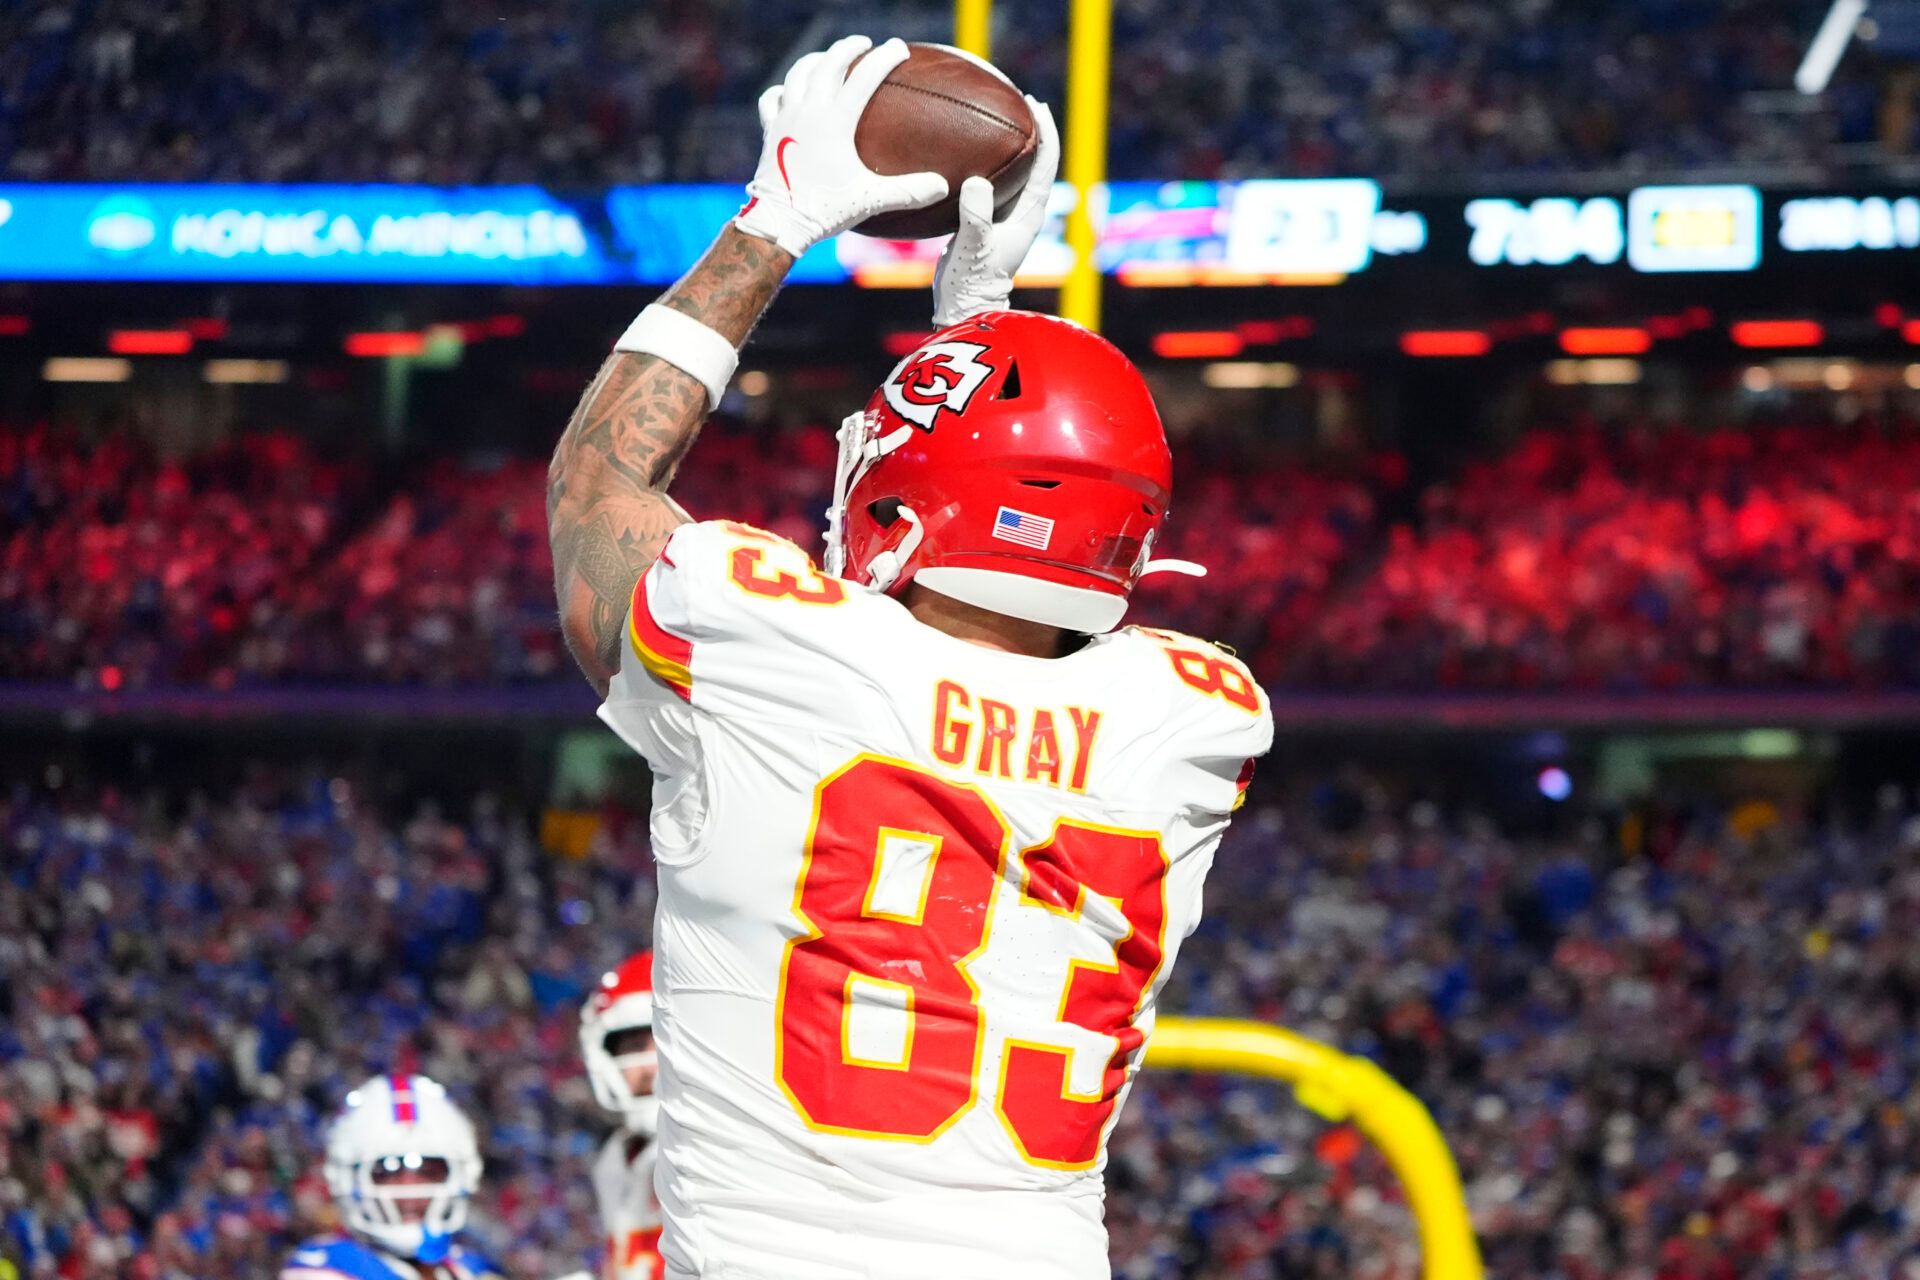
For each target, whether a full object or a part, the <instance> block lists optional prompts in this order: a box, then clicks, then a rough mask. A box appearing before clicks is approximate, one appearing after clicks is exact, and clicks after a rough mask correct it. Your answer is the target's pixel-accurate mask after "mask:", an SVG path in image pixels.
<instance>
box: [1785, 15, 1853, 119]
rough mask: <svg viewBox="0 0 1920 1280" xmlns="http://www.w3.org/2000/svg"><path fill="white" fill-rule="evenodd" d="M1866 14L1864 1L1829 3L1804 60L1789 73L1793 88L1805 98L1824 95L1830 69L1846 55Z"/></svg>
mask: <svg viewBox="0 0 1920 1280" xmlns="http://www.w3.org/2000/svg"><path fill="white" fill-rule="evenodd" d="M1866 12H1867V0H1833V8H1831V9H1829V10H1827V16H1826V18H1825V19H1824V20H1823V21H1822V22H1821V23H1820V30H1819V31H1818V32H1816V33H1815V34H1814V37H1813V43H1812V44H1810V45H1808V46H1807V56H1806V57H1805V58H1803V59H1801V61H1800V69H1799V70H1798V71H1796V72H1794V73H1793V87H1794V88H1796V89H1798V90H1799V91H1800V92H1801V93H1804V94H1806V95H1808V96H1809V97H1812V96H1813V95H1815V94H1819V93H1824V92H1826V88H1827V83H1828V82H1829V81H1831V80H1832V79H1833V71H1834V68H1835V67H1838V66H1839V65H1840V57H1841V55H1842V54H1844V53H1846V51H1847V45H1848V44H1850V43H1851V42H1852V40H1853V33H1854V31H1855V29H1856V28H1858V27H1859V25H1860V19H1861V18H1863V17H1865V16H1866Z"/></svg>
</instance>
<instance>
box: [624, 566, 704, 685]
mask: <svg viewBox="0 0 1920 1280" xmlns="http://www.w3.org/2000/svg"><path fill="white" fill-rule="evenodd" d="M627 638H628V639H629V640H630V641H631V642H632V644H633V652H634V656H636V657H638V658H639V659H640V665H641V666H643V667H645V668H646V669H647V674H648V675H651V676H652V677H653V678H654V679H655V680H658V681H659V682H660V683H661V684H663V685H665V686H667V688H669V689H671V690H673V691H674V692H675V693H677V694H679V695H680V697H681V698H682V699H683V700H685V701H687V702H692V701H693V672H692V671H691V670H689V664H691V663H692V662H693V642H692V641H691V640H682V639H681V638H680V637H679V636H676V635H674V634H673V633H672V632H671V631H668V630H667V629H666V628H665V627H663V626H661V625H660V624H659V623H658V622H656V621H654V617H653V610H652V609H650V608H649V607H648V606H647V579H646V575H644V574H642V575H641V578H640V581H639V582H638V583H636V584H635V585H634V588H633V607H632V608H631V609H630V610H628V611H627Z"/></svg>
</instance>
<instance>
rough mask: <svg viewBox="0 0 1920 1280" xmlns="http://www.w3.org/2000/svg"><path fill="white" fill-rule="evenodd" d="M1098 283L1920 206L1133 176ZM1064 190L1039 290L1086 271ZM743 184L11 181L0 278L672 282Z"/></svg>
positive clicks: (887, 254) (1730, 240)
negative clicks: (1074, 252) (587, 186)
mask: <svg viewBox="0 0 1920 1280" xmlns="http://www.w3.org/2000/svg"><path fill="white" fill-rule="evenodd" d="M1087 198H1088V199H1089V200H1090V201H1091V202H1092V205H1093V208H1092V210H1091V212H1092V214H1093V217H1094V221H1095V223H1096V225H1097V226H1098V227H1099V229H1100V233H1099V248H1098V254H1099V262H1100V267H1101V269H1102V271H1104V272H1105V273H1107V274H1108V275H1109V276H1111V277H1113V278H1114V279H1116V280H1117V281H1118V282H1119V283H1121V284H1123V285H1136V286H1141V287H1162V288H1165V287H1181V286H1217V285H1225V286H1250V285H1286V286H1292V285H1319V286H1337V285H1340V284H1342V283H1344V282H1346V281H1349V280H1354V279H1357V278H1361V277H1379V278H1382V279H1398V280H1401V281H1404V282H1409V283H1418V284H1426V283H1429V282H1434V283H1439V282H1444V281H1445V280H1449V279H1451V280H1453V281H1455V282H1462V283H1464V282H1466V281H1468V280H1473V279H1479V278H1496V277H1506V278H1511V279H1514V280H1522V279H1526V278H1536V279H1544V278H1547V277H1554V276H1562V275H1579V274H1582V273H1586V274H1591V275H1595V276H1599V277H1612V278H1621V279H1630V278H1633V277H1635V276H1654V275H1663V276H1676V275H1677V276H1702V277H1710V276H1716V275H1719V276H1725V275H1729V274H1753V273H1760V274H1765V273H1768V272H1770V271H1774V270H1776V269H1780V268H1783V267H1791V266H1792V265H1793V264H1795V263H1807V262H1811V261H1820V262H1822V263H1823V264H1825V266H1826V267H1827V269H1828V270H1829V271H1832V272H1839V271H1843V270H1846V269H1847V268H1848V266H1849V264H1853V263H1858V264H1859V267H1860V268H1861V270H1862V272H1863V273H1881V274H1885V273H1886V272H1887V271H1888V269H1889V268H1890V267H1893V268H1895V269H1896V270H1897V269H1898V267H1899V265H1900V264H1911V263H1914V262H1920V196H1917V195H1915V194H1913V193H1911V192H1910V191H1906V190H1897V189H1894V190H1872V189H1852V190H1818V189H1769V190H1763V189H1761V188H1760V187H1758V186H1754V185H1748V184H1739V183H1715V184H1699V185H1684V184H1668V185H1647V186H1637V187H1631V188H1627V189H1624V190H1616V191H1589V192H1578V193H1570V192H1566V191H1553V190H1541V189H1536V190H1530V191H1514V190H1489V191H1483V192H1473V193H1466V194H1425V193H1421V192H1417V191H1416V192H1408V193H1398V192H1394V193H1389V191H1388V190H1386V189H1385V188H1383V187H1382V186H1381V184H1379V183H1378V182H1375V181H1373V180H1372V179H1368V178H1333V179H1257V180H1248V181H1240V182H1195V181H1169V182H1116V183H1110V184H1107V185H1105V186H1102V187H1100V188H1097V189H1095V190H1094V191H1092V192H1091V193H1089V194H1088V196H1087ZM1080 199H1081V195H1080V193H1078V192H1076V191H1075V190H1074V189H1073V188H1071V187H1069V186H1067V185H1066V184H1061V185H1060V186H1059V187H1057V188H1056V189H1055V192H1054V195H1053V200H1052V203H1051V206H1050V210H1049V213H1050V217H1049V222H1048V226H1047V229H1046V231H1045V232H1044V233H1043V235H1042V237H1041V239H1040V241H1039V243H1038V244H1036V246H1035V248H1034V252H1033V254H1032V255H1031V256H1030V258H1029V259H1028V262H1027V267H1026V272H1025V274H1024V276H1023V282H1024V283H1027V284H1047V283H1051V282H1054V281H1057V280H1058V278H1059V277H1060V276H1062V275H1063V274H1064V273H1065V272H1066V270H1067V268H1068V266H1069V265H1070V262H1071V255H1070V253H1069V251H1068V249H1067V246H1066V243H1065V241H1064V238H1063V236H1064V225H1065V220H1066V216H1067V214H1068V212H1069V211H1071V210H1072V209H1073V208H1074V206H1075V205H1076V203H1077V202H1078V201H1079V200H1080ZM739 201H740V193H739V191H738V189H737V188H734V187H731V186H718V185H712V186H653V187H618V188H613V189H610V190H601V191H595V192H584V193H579V192H556V191H551V190H548V189H545V188H541V187H533V186H520V187H499V188H433V187H403V186H365V187H344V186H241V185H209V186H187V185H181V186H158V185H147V186H85V185H58V184H47V185H26V184H15V185H0V281H5V280H179V281H211V282H221V281H260V282H307V281H313V282H330V281H337V282H358V283H395V284H406V283H434V282H440V283H474V284H518V285H576V284H578V285H591V284H627V285H631V284H646V285H661V284H666V283H669V282H671V281H672V280H673V279H675V278H676V277H678V276H679V275H680V274H681V273H682V272H683V271H685V270H686V269H687V268H688V267H689V266H691V265H692V263H693V262H694V260H695V259H696V258H697V257H698V256H699V254H700V252H701V251H702V250H703V249H704V248H705V246H706V243H707V241H708V239H709V238H710V237H711V236H712V234H713V232H714V230H715V229H716V228H717V227H718V226H720V225H721V223H722V222H723V221H724V220H725V219H726V218H727V217H729V216H730V215H731V214H732V213H733V212H734V211H735V210H736V209H737V208H738V206H739ZM939 250H940V245H939V243H938V242H935V241H920V242H898V241H882V240H870V239H867V238H865V237H861V236H855V235H846V236H842V237H840V238H839V240H837V241H835V242H831V243H829V244H826V245H822V246H820V247H818V248H817V249H815V250H814V251H813V252H811V253H809V254H808V255H807V256H806V257H805V258H803V259H802V260H801V262H800V264H799V266H798V268H797V269H796V272H795V276H794V278H795V279H796V280H797V281H800V282H804V283H825V284H831V283H851V284H855V285H863V286H869V287H881V288H884V287H908V286H912V287H921V286H924V285H925V284H926V283H927V282H928V281H929V280H930V279H931V274H932V270H933V263H934V260H935V259H936V258H937V257H938V255H939Z"/></svg>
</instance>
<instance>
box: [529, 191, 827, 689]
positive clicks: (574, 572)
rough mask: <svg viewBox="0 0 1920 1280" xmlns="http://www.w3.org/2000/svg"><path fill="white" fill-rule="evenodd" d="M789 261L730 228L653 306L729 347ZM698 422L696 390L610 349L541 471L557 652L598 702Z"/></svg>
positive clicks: (664, 534) (661, 542)
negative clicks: (562, 648)
mask: <svg viewBox="0 0 1920 1280" xmlns="http://www.w3.org/2000/svg"><path fill="white" fill-rule="evenodd" d="M792 266H793V257H792V256H791V255H790V254H788V253H787V252H786V251H785V250H783V249H781V248H780V247H779V246H778V245H776V244H773V243H772V242H770V241H768V240H762V239H758V238H756V237H754V236H750V235H747V234H745V233H743V232H741V231H739V230H738V229H736V228H735V227H733V226H732V225H729V226H728V227H727V229H726V230H725V231H722V232H721V233H720V238H719V239H717V240H715V241H714V242H713V247H712V248H710V249H708V250H707V253H706V256H705V257H703V258H701V259H700V261H699V262H698V263H697V264H696V265H695V266H694V268H693V270H691V271H689V272H688V273H687V274H686V275H685V276H684V277H683V278H682V279H681V281H680V283H678V284H676V285H675V286H674V287H673V288H672V289H671V290H670V291H668V293H667V295H666V297H664V298H662V299H661V300H660V301H661V305H663V306H667V307H671V308H672V309H673V310H675V311H678V312H681V313H682V314H684V315H688V316H691V317H692V318H693V319H695V320H698V321H699V322H700V323H702V324H704V325H706V326H707V327H708V328H710V329H712V330H714V331H715V332H717V333H719V334H720V335H721V336H722V337H724V338H726V339H728V340H729V341H730V342H732V343H733V344H734V345H735V346H736V347H737V346H739V345H740V344H741V343H742V342H744V341H746V338H747V335H748V334H749V333H751V332H752V331H753V326H754V325H755V324H757V323H758V322H759V320H760V317H761V315H762V314H763V313H764V312H765V311H766V309H767V306H768V304H769V303H771V302H772V301H773V295H774V294H775V293H776V292H777V291H778V290H779V288H780V283H781V281H783V280H785V279H786V276H787V271H788V270H789V269H790V268H791V267H792ZM706 416H707V391H706V388H705V387H704V386H702V385H701V383H700V382H699V381H698V380H696V379H695V378H694V377H693V375H692V374H689V373H685V372H682V371H681V370H680V369H678V368H675V367H674V366H673V365H670V364H668V363H667V362H666V361H664V360H662V359H661V358H660V357H658V356H652V355H639V354H635V353H632V352H625V351H616V352H614V353H613V354H612V355H610V356H608V357H607V362H606V363H605V364H603V365H601V366H600V373H599V375H598V376H597V377H596V378H594V380H593V383H592V385H590V386H589V387H588V388H587V393H586V395H585V396H583V397H582V398H581V401H580V406H579V407H578V408H577V409H575V410H574V411H573V418H572V420H571V421H570V422H568V423H567V429H566V432H565V434H563V435H562V436H561V437H560V444H559V446H558V447H557V448H555V449H554V451H553V463H552V465H551V466H550V467H549V468H548V470H547V536H548V537H549V538H550V539H551V540H552V543H553V577H554V593H555V594H556V595H557V596H558V597H559V601H560V621H561V626H562V629H563V630H564V631H565V633H566V637H567V647H568V648H570V649H571V650H573V657H574V661H576V662H578V663H579V664H580V670H581V671H582V672H584V673H585V675H586V677H587V680H588V682H589V683H591V684H592V685H593V687H594V689H595V690H596V691H597V692H598V693H599V694H600V695H601V696H602V697H605V696H606V692H607V684H608V682H609V681H611V680H612V679H613V674H614V672H616V671H618V670H619V669H620V632H621V628H622V627H623V626H624V625H625V621H626V616H627V607H628V604H629V602H630V601H631V599H632V597H633V588H634V585H635V584H636V583H638V582H639V581H640V576H641V575H642V574H644V573H645V572H646V571H647V566H649V565H651V564H652V563H653V562H654V560H655V559H656V558H658V556H659V555H660V548H661V547H663V546H665V545H666V542H667V538H668V536H669V535H670V534H672V532H673V531H674V529H675V528H677V527H678V526H680V525H682V524H685V523H686V522H687V515H686V513H685V512H684V511H682V510H681V509H680V507H679V505H678V504H676V503H675V502H674V501H673V499H672V498H669V497H668V496H667V485H668V484H670V483H671V482H672V480H673V473H674V470H675V468H677V467H678V466H679V465H680V459H681V458H683V457H685V456H686V452H687V449H688V448H689V447H690V446H691V445H692V444H693V438H694V436H695V435H697V434H698V433H699V431H700V424H701V423H702V422H704V421H705V420H706Z"/></svg>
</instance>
